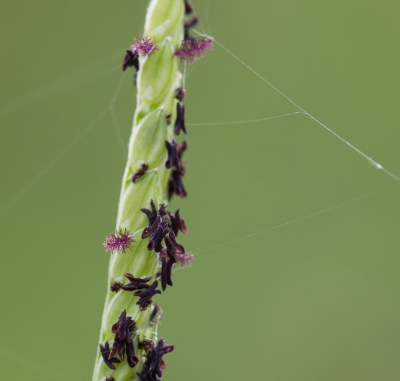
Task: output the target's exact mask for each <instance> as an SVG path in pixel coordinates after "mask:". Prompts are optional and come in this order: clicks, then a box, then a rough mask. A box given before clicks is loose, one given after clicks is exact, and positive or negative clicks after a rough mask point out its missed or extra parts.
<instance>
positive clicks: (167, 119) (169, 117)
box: [165, 114, 172, 126]
mask: <svg viewBox="0 0 400 381" xmlns="http://www.w3.org/2000/svg"><path fill="white" fill-rule="evenodd" d="M165 120H166V121H167V124H168V126H169V125H170V124H171V122H172V115H171V114H167V115H165Z"/></svg>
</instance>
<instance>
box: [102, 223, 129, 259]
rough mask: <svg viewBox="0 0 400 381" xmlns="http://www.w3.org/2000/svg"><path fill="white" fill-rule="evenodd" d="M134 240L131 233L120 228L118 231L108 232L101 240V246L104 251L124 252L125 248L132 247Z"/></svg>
mask: <svg viewBox="0 0 400 381" xmlns="http://www.w3.org/2000/svg"><path fill="white" fill-rule="evenodd" d="M133 242H135V240H134V239H133V237H132V233H129V232H128V231H127V230H126V229H125V230H122V229H120V230H119V231H118V232H117V231H116V232H114V233H112V234H110V235H109V236H108V237H107V238H106V240H105V241H104V242H103V246H104V247H105V248H106V251H110V252H111V254H113V253H124V254H125V253H126V250H127V249H130V248H131V247H132V243H133Z"/></svg>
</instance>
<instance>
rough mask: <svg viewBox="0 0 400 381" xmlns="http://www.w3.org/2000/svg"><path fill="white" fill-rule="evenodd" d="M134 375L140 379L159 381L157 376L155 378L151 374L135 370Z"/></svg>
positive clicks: (142, 380)
mask: <svg viewBox="0 0 400 381" xmlns="http://www.w3.org/2000/svg"><path fill="white" fill-rule="evenodd" d="M136 375H137V376H138V377H139V378H140V380H141V381H156V380H157V381H159V380H158V378H157V379H155V378H153V377H152V376H146V375H144V374H142V373H139V372H136Z"/></svg>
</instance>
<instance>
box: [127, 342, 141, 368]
mask: <svg viewBox="0 0 400 381" xmlns="http://www.w3.org/2000/svg"><path fill="white" fill-rule="evenodd" d="M126 358H127V361H128V365H129V366H130V367H131V368H134V367H135V366H136V365H137V364H138V362H139V359H138V358H137V357H136V356H135V348H134V347H133V341H132V340H131V341H130V342H128V343H126Z"/></svg>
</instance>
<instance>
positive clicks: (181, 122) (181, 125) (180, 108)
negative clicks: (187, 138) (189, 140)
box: [174, 102, 187, 135]
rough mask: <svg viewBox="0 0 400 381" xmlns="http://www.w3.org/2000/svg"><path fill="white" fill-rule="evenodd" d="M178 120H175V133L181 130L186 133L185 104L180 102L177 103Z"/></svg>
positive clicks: (177, 133)
mask: <svg viewBox="0 0 400 381" xmlns="http://www.w3.org/2000/svg"><path fill="white" fill-rule="evenodd" d="M176 115H177V116H176V120H175V129H174V131H175V134H176V135H179V134H180V132H181V130H182V131H183V132H184V133H185V134H186V133H187V132H186V126H185V105H183V104H182V103H180V102H178V103H177V104H176Z"/></svg>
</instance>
